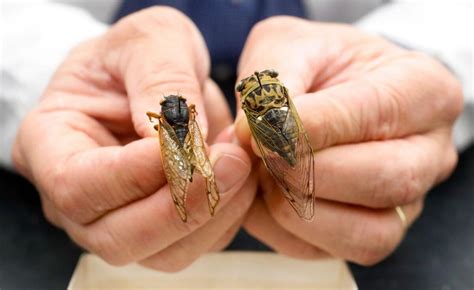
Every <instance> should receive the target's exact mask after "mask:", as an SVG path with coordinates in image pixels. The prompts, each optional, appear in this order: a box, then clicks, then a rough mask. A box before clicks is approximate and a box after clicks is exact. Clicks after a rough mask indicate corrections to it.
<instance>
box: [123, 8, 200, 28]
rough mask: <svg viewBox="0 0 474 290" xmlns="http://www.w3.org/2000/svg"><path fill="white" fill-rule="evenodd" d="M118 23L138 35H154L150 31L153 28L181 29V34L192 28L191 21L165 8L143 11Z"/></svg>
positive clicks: (178, 12) (175, 10)
mask: <svg viewBox="0 0 474 290" xmlns="http://www.w3.org/2000/svg"><path fill="white" fill-rule="evenodd" d="M120 22H122V23H124V24H126V25H129V26H130V27H131V28H132V30H133V31H134V32H137V33H138V35H149V34H151V33H156V31H153V30H150V29H151V28H153V27H155V28H160V29H163V28H164V29H170V28H172V29H177V28H181V29H183V30H181V32H183V31H187V30H188V29H189V28H190V27H191V26H192V22H191V20H189V18H188V17H187V16H186V15H185V14H183V13H182V12H181V11H179V10H177V9H175V8H173V7H167V6H155V7H150V8H147V9H143V10H141V11H139V12H136V13H134V14H131V15H130V16H128V17H125V18H124V19H123V20H122V21H120ZM120 24H121V23H120Z"/></svg>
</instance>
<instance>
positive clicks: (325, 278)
mask: <svg viewBox="0 0 474 290" xmlns="http://www.w3.org/2000/svg"><path fill="white" fill-rule="evenodd" d="M276 288H278V289H292V290H296V289H326V290H327V289H341V290H342V289H344V290H345V289H350V290H353V289H357V286H356V284H355V282H354V279H353V277H352V275H351V273H350V271H349V269H348V267H347V265H346V263H345V262H343V261H341V260H336V259H326V260H320V261H302V260H295V259H291V258H287V257H283V256H281V255H277V254H273V253H260V252H223V253H212V254H207V255H205V256H203V257H201V258H200V259H199V260H197V261H196V262H195V263H194V264H192V265H191V266H190V267H188V268H187V269H185V270H183V271H181V272H179V273H174V274H167V273H162V272H157V271H154V270H150V269H147V268H144V267H141V266H139V265H135V264H133V265H129V266H125V267H113V266H110V265H108V264H106V263H105V262H104V261H102V260H101V259H99V258H98V257H96V256H93V255H83V256H82V257H81V259H80V260H79V263H78V265H77V267H76V270H75V272H74V274H73V277H72V279H71V282H70V284H69V287H68V290H79V289H80V290H84V289H91V290H99V289H100V290H102V289H276Z"/></svg>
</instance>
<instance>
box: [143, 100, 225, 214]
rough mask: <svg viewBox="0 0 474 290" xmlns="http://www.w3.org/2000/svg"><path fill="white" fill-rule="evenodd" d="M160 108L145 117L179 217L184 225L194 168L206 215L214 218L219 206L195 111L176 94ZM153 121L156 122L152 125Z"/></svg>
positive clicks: (215, 186) (164, 101)
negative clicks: (199, 179) (202, 183)
mask: <svg viewBox="0 0 474 290" xmlns="http://www.w3.org/2000/svg"><path fill="white" fill-rule="evenodd" d="M160 105H161V114H157V113H154V112H147V113H146V114H147V116H148V118H149V119H150V122H152V123H155V126H154V128H155V130H156V131H158V136H159V139H160V146H161V159H162V163H163V169H164V172H165V176H166V179H167V181H168V184H169V187H170V192H171V196H172V198H173V202H174V205H175V207H176V209H177V210H178V213H179V216H180V217H181V219H182V220H183V222H186V220H187V213H186V196H187V191H188V185H189V183H190V182H192V181H193V173H194V170H195V169H197V170H198V171H199V172H200V174H201V175H202V176H203V177H204V179H205V180H206V190H207V200H208V205H209V212H210V213H211V215H214V211H215V208H216V206H217V204H218V203H219V191H218V189H217V185H216V180H215V177H214V172H213V170H212V165H211V162H210V161H209V158H208V157H207V153H206V147H205V146H206V145H205V143H204V140H203V138H202V134H201V130H200V129H199V126H198V123H197V122H196V115H197V113H196V108H195V106H194V105H193V104H191V105H189V106H188V105H187V104H186V98H184V97H183V96H179V95H170V96H167V97H164V100H162V101H161V103H160ZM154 120H157V121H158V122H157V123H156V122H153V121H154Z"/></svg>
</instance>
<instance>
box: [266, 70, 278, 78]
mask: <svg viewBox="0 0 474 290" xmlns="http://www.w3.org/2000/svg"><path fill="white" fill-rule="evenodd" d="M268 74H269V75H270V76H271V77H272V78H276V77H277V76H278V72H277V71H276V70H274V69H269V70H268Z"/></svg>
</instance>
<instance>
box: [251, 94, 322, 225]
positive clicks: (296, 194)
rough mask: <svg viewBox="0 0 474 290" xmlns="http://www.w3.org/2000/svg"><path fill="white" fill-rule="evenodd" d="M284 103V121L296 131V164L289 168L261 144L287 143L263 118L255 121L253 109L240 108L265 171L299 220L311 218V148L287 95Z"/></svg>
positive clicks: (312, 161) (274, 153)
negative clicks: (286, 111)
mask: <svg viewBox="0 0 474 290" xmlns="http://www.w3.org/2000/svg"><path fill="white" fill-rule="evenodd" d="M288 103H289V107H288V110H289V113H288V115H287V122H291V121H294V122H295V123H296V125H297V130H298V134H297V138H296V140H295V143H296V144H295V148H296V156H295V157H296V164H295V166H293V167H292V166H291V165H290V164H288V162H287V161H286V160H285V159H283V158H282V157H281V156H280V155H279V154H278V153H276V152H274V151H272V150H271V149H269V148H268V147H266V146H265V145H264V144H271V146H269V147H272V146H273V145H274V146H278V145H277V144H281V142H288V141H287V140H286V139H285V138H284V137H283V136H282V134H281V133H280V132H278V131H277V130H276V129H275V128H274V127H273V126H272V125H271V124H270V123H268V122H266V121H265V119H262V118H260V119H258V120H257V118H258V117H259V115H258V114H257V113H256V112H254V111H251V110H249V109H244V111H245V114H246V116H247V119H248V122H249V127H250V130H251V131H252V134H253V136H254V138H255V141H256V143H257V145H258V147H259V149H260V152H261V154H262V158H263V161H264V164H265V166H266V167H267V169H268V171H269V172H270V173H271V175H272V176H273V178H274V179H275V181H276V182H277V183H278V184H279V186H280V187H281V188H282V191H283V193H284V195H285V197H286V198H287V200H288V201H289V203H290V205H291V206H292V207H293V208H294V209H295V211H296V212H297V213H298V215H299V216H300V217H301V218H303V219H306V220H311V219H312V217H313V215H314V156H313V149H312V148H311V145H310V143H309V141H308V138H307V135H306V132H305V131H304V128H303V126H302V124H301V120H300V119H299V116H298V114H297V112H296V109H295V107H294V106H293V103H292V102H291V99H290V98H288ZM288 118H293V120H288ZM275 138H279V140H275ZM277 141H278V142H277Z"/></svg>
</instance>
